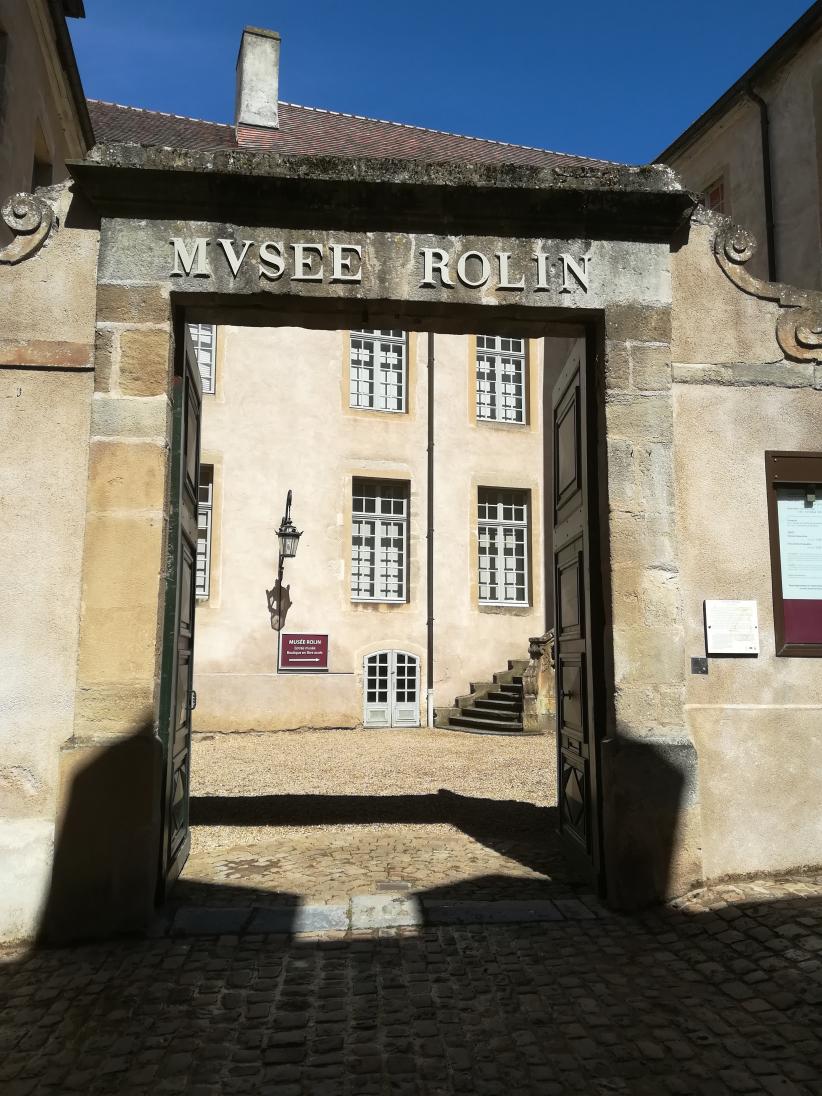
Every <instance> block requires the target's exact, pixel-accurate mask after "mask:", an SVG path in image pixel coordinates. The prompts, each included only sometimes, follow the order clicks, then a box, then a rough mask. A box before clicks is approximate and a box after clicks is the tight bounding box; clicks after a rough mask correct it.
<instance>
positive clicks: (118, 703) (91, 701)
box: [74, 682, 155, 737]
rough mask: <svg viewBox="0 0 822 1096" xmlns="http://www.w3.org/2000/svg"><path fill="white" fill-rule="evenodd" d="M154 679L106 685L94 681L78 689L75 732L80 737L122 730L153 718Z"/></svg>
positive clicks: (131, 728)
mask: <svg viewBox="0 0 822 1096" xmlns="http://www.w3.org/2000/svg"><path fill="white" fill-rule="evenodd" d="M154 700H155V698H154V689H153V687H152V685H151V683H149V682H146V683H140V684H138V685H123V684H116V685H106V684H101V683H95V684H93V685H81V686H79V687H78V689H77V696H76V701H75V709H74V733H75V735H77V736H79V737H89V736H93V735H99V734H115V733H116V734H122V733H124V732H127V731H131V730H133V729H134V727H138V726H145V725H146V724H150V723H151V722H152V721H153V719H154Z"/></svg>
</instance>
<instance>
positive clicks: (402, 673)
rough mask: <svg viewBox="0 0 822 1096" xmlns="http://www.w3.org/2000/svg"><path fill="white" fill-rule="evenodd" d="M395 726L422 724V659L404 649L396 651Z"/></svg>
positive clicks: (393, 717) (393, 722) (392, 716)
mask: <svg viewBox="0 0 822 1096" xmlns="http://www.w3.org/2000/svg"><path fill="white" fill-rule="evenodd" d="M391 725H392V726H394V727H419V725H420V660H419V659H418V658H417V657H416V656H415V655H409V654H406V653H405V652H404V651H394V690H393V705H392V711H391Z"/></svg>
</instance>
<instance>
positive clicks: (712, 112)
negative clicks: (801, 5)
mask: <svg viewBox="0 0 822 1096" xmlns="http://www.w3.org/2000/svg"><path fill="white" fill-rule="evenodd" d="M657 159H658V160H659V161H660V162H662V163H665V164H669V165H670V166H671V167H672V168H673V169H674V170H675V171H676V172H677V173H678V174H679V175H680V176H681V178H682V181H683V182H684V184H685V185H686V186H687V187H689V188H690V189H691V190H694V191H696V192H697V193H698V194H702V195H703V196H704V200H705V202H706V204H707V205H708V207H709V208H712V209H715V210H716V211H717V212H719V213H723V214H725V215H726V216H729V217H731V218H733V220H734V221H735V222H736V223H737V224H741V225H744V226H745V227H746V228H747V229H748V230H749V231H751V232H752V233H753V234H754V235H755V237H756V238H757V240H759V241H760V242H761V247H760V249H759V252H758V254H757V255H756V256H755V258H754V259H752V261H751V262H752V270H753V271H754V273H756V274H757V275H758V276H759V277H761V278H769V279H770V280H771V281H780V282H787V283H788V284H790V285H798V286H802V287H804V288H807V289H820V288H822V194H820V180H822V3H820V2H819V0H817V2H816V3H814V4H812V5H811V7H810V8H809V9H808V11H807V12H806V13H805V14H804V15H803V16H802V18H801V19H799V20H798V21H797V22H796V23H795V24H794V25H793V26H792V27H790V28H789V30H787V31H786V33H785V34H784V35H783V36H782V37H781V38H780V39H779V40H778V41H777V42H775V43H774V45H773V46H772V47H771V48H770V49H769V50H768V51H767V52H766V53H765V54H764V55H763V56H762V57H761V58H760V59H759V60H758V61H757V62H756V63H755V64H754V65H752V66H751V68H750V69H748V71H747V72H746V73H744V75H743V76H741V77H740V78H739V80H737V81H736V83H735V84H733V85H732V87H730V88H729V89H728V91H726V92H725V94H724V95H723V96H721V98H720V99H718V100H717V102H716V103H714V104H713V106H711V107H710V108H709V109H708V110H707V111H705V113H704V114H703V115H701V117H699V118H698V119H697V120H696V121H695V122H694V123H693V125H691V126H689V128H688V129H687V130H685V132H684V133H683V134H681V135H680V136H679V137H678V138H677V139H676V140H675V141H673V142H672V144H670V145H669V146H668V148H666V149H665V151H664V152H661V153H660V154H659V156H658V157H657Z"/></svg>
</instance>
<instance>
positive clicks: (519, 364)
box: [477, 335, 525, 423]
mask: <svg viewBox="0 0 822 1096" xmlns="http://www.w3.org/2000/svg"><path fill="white" fill-rule="evenodd" d="M477 418H478V419H488V420H491V421H493V422H520V423H524V422H525V339H508V338H505V337H503V336H499V335H477Z"/></svg>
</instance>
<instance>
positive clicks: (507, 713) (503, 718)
mask: <svg viewBox="0 0 822 1096" xmlns="http://www.w3.org/2000/svg"><path fill="white" fill-rule="evenodd" d="M459 714H460V715H465V716H468V718H469V719H482V720H483V721H486V720H490V721H491V722H493V723H521V722H522V712H521V711H520V710H519V708H477V707H473V708H463V709H462V710H461V711H460V713H459Z"/></svg>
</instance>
